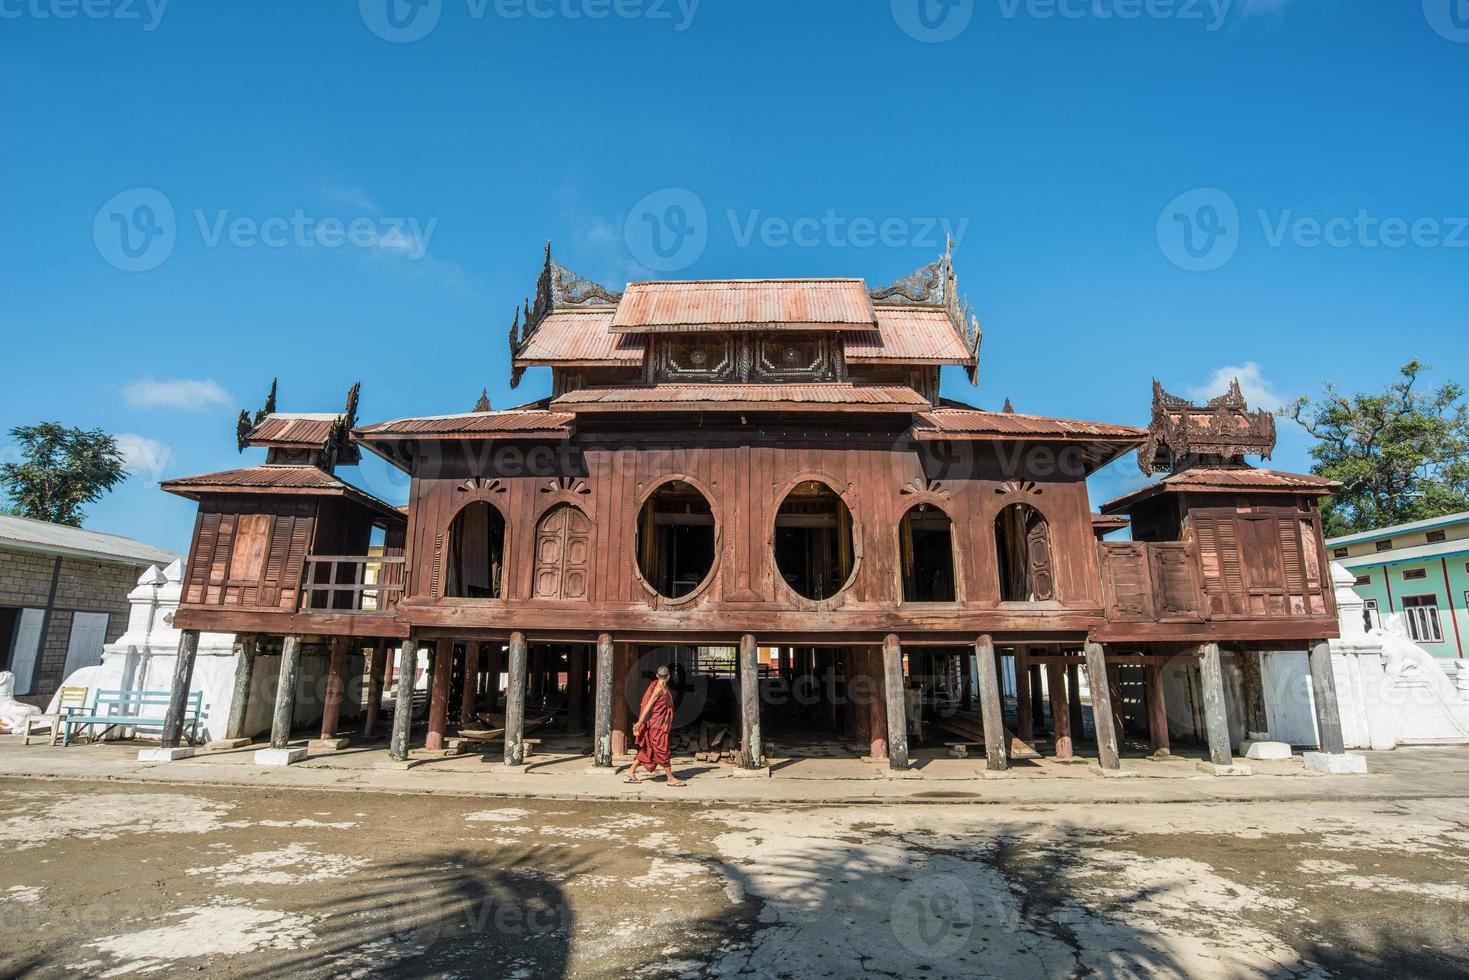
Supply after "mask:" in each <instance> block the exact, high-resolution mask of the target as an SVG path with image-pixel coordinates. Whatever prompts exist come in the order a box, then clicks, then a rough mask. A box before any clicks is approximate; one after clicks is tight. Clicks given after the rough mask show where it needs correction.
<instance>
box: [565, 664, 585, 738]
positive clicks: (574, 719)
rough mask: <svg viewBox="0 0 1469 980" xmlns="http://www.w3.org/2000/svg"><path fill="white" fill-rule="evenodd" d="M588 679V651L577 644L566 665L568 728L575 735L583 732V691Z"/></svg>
mask: <svg viewBox="0 0 1469 980" xmlns="http://www.w3.org/2000/svg"><path fill="white" fill-rule="evenodd" d="M586 679H587V653H586V651H585V650H584V649H582V647H581V646H576V647H574V648H573V649H572V651H571V655H570V656H569V657H568V658H567V667H566V730H567V731H568V732H571V733H572V734H573V735H579V734H581V732H582V716H581V715H582V692H583V690H584V689H585V687H586Z"/></svg>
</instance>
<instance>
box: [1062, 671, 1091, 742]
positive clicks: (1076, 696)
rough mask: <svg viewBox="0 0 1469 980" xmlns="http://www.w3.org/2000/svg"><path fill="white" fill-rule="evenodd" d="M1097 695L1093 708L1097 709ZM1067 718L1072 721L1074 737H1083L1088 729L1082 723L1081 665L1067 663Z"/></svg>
mask: <svg viewBox="0 0 1469 980" xmlns="http://www.w3.org/2000/svg"><path fill="white" fill-rule="evenodd" d="M1096 703H1097V701H1096V696H1095V695H1093V696H1092V710H1093V711H1095V710H1096ZM1066 720H1067V721H1069V722H1071V734H1072V737H1073V738H1081V736H1082V734H1083V733H1084V732H1085V731H1086V728H1085V726H1083V725H1082V723H1081V665H1080V664H1076V663H1069V664H1067V665H1066Z"/></svg>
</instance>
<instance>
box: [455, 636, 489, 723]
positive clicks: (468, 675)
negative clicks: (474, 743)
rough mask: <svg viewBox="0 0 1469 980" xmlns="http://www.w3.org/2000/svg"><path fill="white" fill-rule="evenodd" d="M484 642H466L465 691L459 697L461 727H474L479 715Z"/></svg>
mask: <svg viewBox="0 0 1469 980" xmlns="http://www.w3.org/2000/svg"><path fill="white" fill-rule="evenodd" d="M484 646H485V645H484V644H483V643H476V642H474V641H472V640H471V641H470V642H468V643H465V644H464V691H463V693H462V695H461V696H460V698H459V728H460V729H461V730H463V729H465V728H473V727H474V724H475V721H476V719H477V718H478V716H479V675H480V670H481V664H482V663H483V662H484Z"/></svg>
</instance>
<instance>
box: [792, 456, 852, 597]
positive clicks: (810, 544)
mask: <svg viewBox="0 0 1469 980" xmlns="http://www.w3.org/2000/svg"><path fill="white" fill-rule="evenodd" d="M854 564H855V562H854V557H853V549H852V512H851V511H849V510H848V509H847V505H846V503H845V502H844V501H843V500H842V498H841V497H840V496H839V495H838V494H837V492H836V491H835V490H833V489H832V488H831V487H829V486H827V485H826V484H825V483H821V482H820V481H818V480H807V481H806V482H805V483H800V484H797V485H796V487H795V488H794V489H792V490H791V492H790V493H788V494H786V499H785V500H783V501H782V502H781V505H780V510H779V511H777V512H776V515H775V567H776V569H777V570H778V571H779V572H780V575H781V578H783V579H785V582H786V584H787V585H789V586H790V587H791V588H792V589H794V590H795V591H796V592H797V593H799V594H800V595H803V596H805V597H806V598H807V599H815V600H821V599H830V598H831V597H832V596H834V595H836V594H837V593H838V592H840V591H842V589H844V588H846V586H847V580H848V579H850V578H851V577H852V567H853V565H854Z"/></svg>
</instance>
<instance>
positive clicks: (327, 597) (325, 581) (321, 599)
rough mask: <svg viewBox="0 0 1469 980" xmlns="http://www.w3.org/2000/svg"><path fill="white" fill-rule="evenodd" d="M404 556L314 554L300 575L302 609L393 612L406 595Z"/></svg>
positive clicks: (374, 612) (372, 612)
mask: <svg viewBox="0 0 1469 980" xmlns="http://www.w3.org/2000/svg"><path fill="white" fill-rule="evenodd" d="M406 564H407V559H406V558H404V557H403V556H402V555H377V556H362V555H356V556H340V555H311V556H309V557H308V558H307V559H306V569H305V573H304V574H303V575H302V578H301V607H300V608H301V610H302V611H303V612H305V611H314V610H322V611H328V610H330V611H332V612H354V613H369V614H387V613H392V612H393V611H394V610H395V609H397V607H398V600H399V599H401V598H402V597H403V573H404V569H405V567H406Z"/></svg>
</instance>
